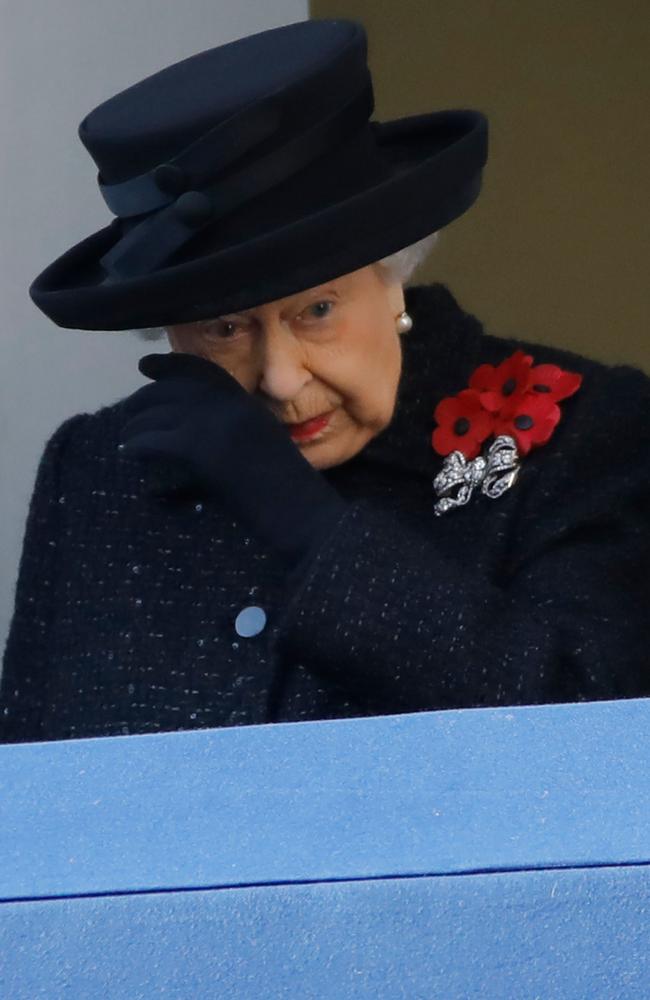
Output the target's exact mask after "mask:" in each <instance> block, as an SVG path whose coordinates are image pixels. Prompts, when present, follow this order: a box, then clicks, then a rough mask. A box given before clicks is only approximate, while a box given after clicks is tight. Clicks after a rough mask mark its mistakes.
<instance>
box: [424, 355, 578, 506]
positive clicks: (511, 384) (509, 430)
mask: <svg viewBox="0 0 650 1000" xmlns="http://www.w3.org/2000/svg"><path fill="white" fill-rule="evenodd" d="M581 383H582V375H578V374H576V373H574V372H567V371H563V370H562V369H561V368H558V367H557V365H536V366H533V358H532V357H531V355H530V354H525V353H524V352H523V351H515V353H514V354H512V355H511V356H510V357H509V358H506V360H505V361H502V362H501V364H500V365H497V366H496V367H495V366H494V365H480V366H479V367H478V368H477V369H476V371H475V372H474V373H473V375H472V376H471V378H470V380H469V387H468V388H467V389H463V390H462V391H461V392H459V393H458V395H457V396H447V397H446V398H445V399H442V400H441V401H440V402H439V403H438V405H437V406H436V408H435V410H434V414H433V416H434V419H435V421H436V423H437V425H438V426H437V427H436V428H435V430H434V431H433V434H432V435H431V444H432V447H433V450H434V451H435V452H437V453H438V455H443V456H446V457H445V462H444V464H443V467H442V469H441V471H440V472H439V473H438V475H437V476H436V478H435V479H434V481H433V489H434V492H435V494H436V496H437V497H438V500H437V502H436V504H435V506H434V510H435V512H436V514H444V513H445V511H448V510H450V509H451V508H452V507H461V506H463V505H464V504H466V503H467V502H468V501H469V499H470V498H471V496H472V495H473V494H474V492H475V491H478V492H480V493H482V494H483V495H484V496H487V497H490V498H491V499H496V498H497V497H500V496H501V495H502V494H503V493H505V491H506V490H508V489H510V487H511V486H513V485H514V483H515V481H516V479H517V476H518V475H519V460H520V458H523V457H524V456H525V455H527V454H528V452H529V451H530V450H531V449H532V448H537V447H539V446H540V445H543V444H546V442H547V441H548V440H549V439H550V437H551V435H552V434H553V431H554V430H555V428H556V427H557V424H558V422H559V420H560V416H561V413H560V407H559V406H558V405H557V404H558V403H559V402H560V400H563V399H567V398H568V397H569V396H572V395H573V394H574V392H577V390H578V389H579V388H580V385H581ZM489 438H493V439H494V440H493V441H492V443H487V442H488V439H489ZM481 448H483V454H481Z"/></svg>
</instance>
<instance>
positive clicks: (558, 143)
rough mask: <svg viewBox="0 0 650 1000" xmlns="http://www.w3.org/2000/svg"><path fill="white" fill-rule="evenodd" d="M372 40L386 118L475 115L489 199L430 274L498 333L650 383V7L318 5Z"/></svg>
mask: <svg viewBox="0 0 650 1000" xmlns="http://www.w3.org/2000/svg"><path fill="white" fill-rule="evenodd" d="M311 13H312V16H313V17H349V18H356V19H358V20H360V21H362V22H363V23H364V25H365V26H366V29H367V30H368V34H369V47H370V65H371V68H372V71H373V76H374V80H375V91H376V105H377V106H376V112H375V117H376V118H377V119H379V120H386V119H390V118H396V117H401V116H402V115H408V114H417V113H421V112H424V111H430V110H431V111H432V110H437V109H440V108H447V107H449V108H452V107H474V108H478V109H480V110H482V111H484V112H485V113H486V114H487V115H488V117H489V119H490V126H491V134H490V146H491V149H490V159H489V162H488V165H487V167H486V171H485V175H484V188H483V192H482V194H481V197H480V199H479V201H478V202H477V204H476V205H475V206H474V208H472V209H471V210H470V211H469V212H468V213H467V215H465V216H464V217H463V218H461V219H459V220H457V221H456V222H454V223H453V224H452V225H451V226H449V227H448V228H447V229H446V230H445V231H444V232H443V234H442V236H441V240H440V242H439V244H438V247H437V249H436V250H435V251H434V254H433V256H432V258H431V259H430V261H429V262H428V263H427V265H425V266H424V267H423V268H422V270H421V272H420V274H419V275H418V276H417V277H418V278H420V279H422V280H440V281H444V282H445V283H447V284H448V285H449V286H450V288H451V289H452V290H453V291H454V292H455V294H456V295H457V297H458V298H459V300H460V302H461V304H462V305H463V306H464V307H465V308H466V309H469V310H470V311H472V312H474V313H476V315H478V316H479V317H480V318H481V319H482V320H483V322H484V323H485V324H486V327H487V329H488V330H489V331H490V332H492V333H496V334H499V335H501V336H520V337H523V338H524V339H528V340H533V341H541V342H544V343H548V344H554V345H557V346H562V347H567V348H570V349H571V350H575V351H578V352H579V353H581V354H586V355H589V356H591V357H595V358H600V359H602V360H605V361H609V362H627V363H631V364H635V365H638V366H640V367H643V368H645V369H646V370H647V371H650V335H649V334H650V330H649V325H650V324H649V323H648V318H649V315H650V309H649V305H650V286H649V282H648V271H649V270H650V268H649V263H650V261H649V257H650V253H649V247H650V238H649V236H648V233H649V231H650V225H649V223H650V209H649V199H648V185H649V181H650V5H649V4H648V2H647V0H621V2H618V3H614V2H613V0H592V2H588V0H563V2H554V0H544V2H543V0H519V2H514V0H493V2H488V0H460V2H459V0H456V2H452V0H447V2H439V3H436V2H431V3H424V2H422V3H418V2H414V0H403V2H401V3H397V2H385V0H373V2H370V0H312V3H311Z"/></svg>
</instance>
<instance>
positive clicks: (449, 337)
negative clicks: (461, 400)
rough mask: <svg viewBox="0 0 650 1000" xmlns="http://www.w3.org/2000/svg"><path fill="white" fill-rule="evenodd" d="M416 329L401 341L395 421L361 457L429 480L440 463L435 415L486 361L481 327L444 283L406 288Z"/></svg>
mask: <svg viewBox="0 0 650 1000" xmlns="http://www.w3.org/2000/svg"><path fill="white" fill-rule="evenodd" d="M404 297H405V303H406V310H407V312H408V313H409V314H410V315H411V317H412V319H413V329H412V330H411V331H410V332H409V333H408V334H406V335H404V336H403V337H402V374H401V378H400V383H399V386H398V391H397V400H396V405H395V410H394V412H393V418H392V420H391V422H390V424H389V425H388V427H386V428H385V430H383V431H382V432H381V433H380V434H378V435H377V436H376V437H375V438H373V439H372V440H371V441H369V442H368V444H367V445H366V446H365V448H364V449H363V450H362V451H361V452H360V453H359V456H357V457H358V458H359V459H360V460H361V461H364V462H372V463H379V464H380V465H386V466H390V467H392V468H395V467H399V468H400V469H403V470H405V471H408V472H415V473H416V474H421V475H424V476H427V477H428V478H430V477H431V476H432V475H434V474H435V473H436V472H437V471H438V467H439V465H440V459H439V457H438V456H437V455H436V454H435V452H434V451H433V449H432V447H431V434H432V431H433V428H434V426H435V423H434V420H433V411H434V409H435V406H436V404H437V403H438V402H439V400H440V399H442V398H443V397H444V396H447V395H451V394H453V393H455V392H457V391H458V390H459V389H460V388H462V387H463V385H465V383H466V382H467V380H468V378H469V375H470V373H471V372H472V371H473V370H474V368H476V366H477V365H478V364H480V363H481V361H482V360H489V359H488V358H481V356H480V355H481V346H482V334H483V328H482V326H481V324H480V323H479V321H478V320H477V319H476V318H475V317H474V316H472V315H470V314H469V313H466V312H464V311H463V310H462V309H461V307H460V306H459V305H458V303H457V301H456V299H455V298H454V296H453V295H452V294H451V292H450V291H449V289H448V288H446V286H445V285H442V284H433V285H417V286H413V287H411V288H407V289H405V293H404Z"/></svg>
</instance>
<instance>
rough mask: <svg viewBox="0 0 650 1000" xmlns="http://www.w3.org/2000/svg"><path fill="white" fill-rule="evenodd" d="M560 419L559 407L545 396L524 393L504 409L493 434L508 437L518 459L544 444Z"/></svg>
mask: <svg viewBox="0 0 650 1000" xmlns="http://www.w3.org/2000/svg"><path fill="white" fill-rule="evenodd" d="M559 419H560V407H559V406H558V405H557V404H556V403H554V402H553V400H552V399H550V398H549V396H548V395H545V394H542V393H540V394H537V393H533V392H530V393H527V394H526V395H525V396H521V397H517V398H516V399H514V400H513V402H512V403H511V404H510V406H508V407H504V409H503V410H502V411H501V413H500V414H499V415H498V416H497V417H496V419H495V422H494V433H495V434H496V435H497V436H498V435H499V434H509V435H510V437H512V438H514V439H515V441H516V442H517V448H518V450H519V454H520V455H527V454H528V452H529V451H530V450H531V448H535V447H536V446H537V445H540V444H546V442H547V441H548V440H549V438H550V437H551V435H552V433H553V431H554V430H555V428H556V426H557V424H558V421H559Z"/></svg>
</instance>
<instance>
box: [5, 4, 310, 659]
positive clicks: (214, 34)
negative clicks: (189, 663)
mask: <svg viewBox="0 0 650 1000" xmlns="http://www.w3.org/2000/svg"><path fill="white" fill-rule="evenodd" d="M308 16H309V14H308V3H307V0H274V2H273V3H268V2H265V0H182V2H181V0H110V2H108V3H103V2H100V0H0V95H1V98H0V189H1V190H2V197H1V198H0V233H1V235H0V300H1V302H2V322H1V325H0V515H1V516H0V556H1V558H0V650H2V649H3V648H4V644H5V640H6V635H7V632H8V629H9V622H10V617H11V613H12V609H13V600H14V587H15V581H16V574H17V569H18V560H19V556H20V551H21V546H22V539H23V533H24V527H25V517H26V514H27V506H28V503H29V498H30V496H31V492H32V488H33V484H34V476H35V473H36V466H37V464H38V459H39V457H40V454H41V452H42V450H43V446H44V443H45V441H46V439H47V438H48V437H49V436H50V435H51V434H52V433H53V431H54V430H55V428H56V427H57V426H58V425H59V424H60V423H61V421H62V420H64V419H65V418H66V417H68V416H70V415H72V414H73V413H78V412H81V411H93V410H96V409H98V408H99V407H100V406H102V405H104V404H106V403H111V402H113V401H115V400H116V399H119V398H120V397H121V396H124V395H127V394H128V393H129V392H132V391H133V390H134V389H136V388H137V387H138V386H139V385H141V384H142V383H144V382H146V379H144V378H143V377H142V376H141V375H140V374H139V372H138V370H137V367H136V363H137V359H138V358H139V357H141V356H142V355H143V354H146V353H148V352H149V351H150V350H159V349H160V346H161V345H156V344H155V343H154V344H153V345H152V344H147V343H145V342H143V341H141V340H139V339H137V338H136V337H135V336H134V335H132V334H128V333H120V332H112V333H110V332H106V333H98V332H95V333H91V332H87V331H85V332H84V331H76V330H62V329H59V328H58V327H56V326H55V325H54V324H53V323H51V322H50V321H49V320H48V319H46V318H45V316H43V315H42V314H41V313H40V312H39V311H38V310H37V309H36V307H35V306H34V305H33V304H32V302H31V300H30V299H29V296H28V293H27V289H28V286H29V285H30V283H31V281H32V280H33V278H34V277H35V276H36V274H38V273H39V272H40V271H41V270H42V269H43V268H44V267H45V266H46V265H47V264H49V263H50V262H51V261H52V260H54V258H55V257H57V256H59V254H61V253H62V252H63V251H64V250H67V249H68V247H70V246H72V245H73V244H74V243H76V242H78V241H79V240H81V239H83V238H84V237H85V236H87V235H89V234H90V233H92V232H94V231H95V230H97V229H99V228H101V227H102V226H105V225H106V224H107V223H108V222H109V221H110V219H111V215H110V213H109V211H108V209H107V208H106V206H105V205H104V202H103V200H102V198H101V196H100V194H99V191H98V190H97V186H96V168H95V165H94V163H93V161H92V160H91V158H90V156H89V155H88V154H87V153H86V151H85V149H84V148H83V146H82V145H81V143H80V141H79V139H78V138H77V127H78V125H79V122H80V121H81V119H82V118H83V117H84V116H85V115H86V114H87V113H88V112H89V111H90V110H91V109H92V108H93V107H95V106H96V105H97V104H99V103H101V101H103V100H105V99H106V98H107V97H110V96H111V95H112V94H115V93H117V92H118V91H120V90H123V89H124V88H125V87H128V86H129V85H130V84H131V83H135V82H136V81H137V80H139V79H141V78H142V77H144V76H147V75H149V74H150V73H153V72H155V71H156V70H158V69H161V68H162V67H163V66H166V65H168V64H170V63H172V62H176V61H177V60H179V59H183V58H185V57H186V56H189V55H192V54H193V53H195V52H199V51H202V50H203V49H208V48H212V46H214V45H220V44H222V43H223V42H228V41H231V40H232V39H234V38H238V37H241V36H242V35H247V34H252V33H253V32H255V31H262V30H264V29H265V28H272V27H276V26H278V25H281V24H288V23H290V22H292V21H299V20H303V19H305V18H307V17H308Z"/></svg>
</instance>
